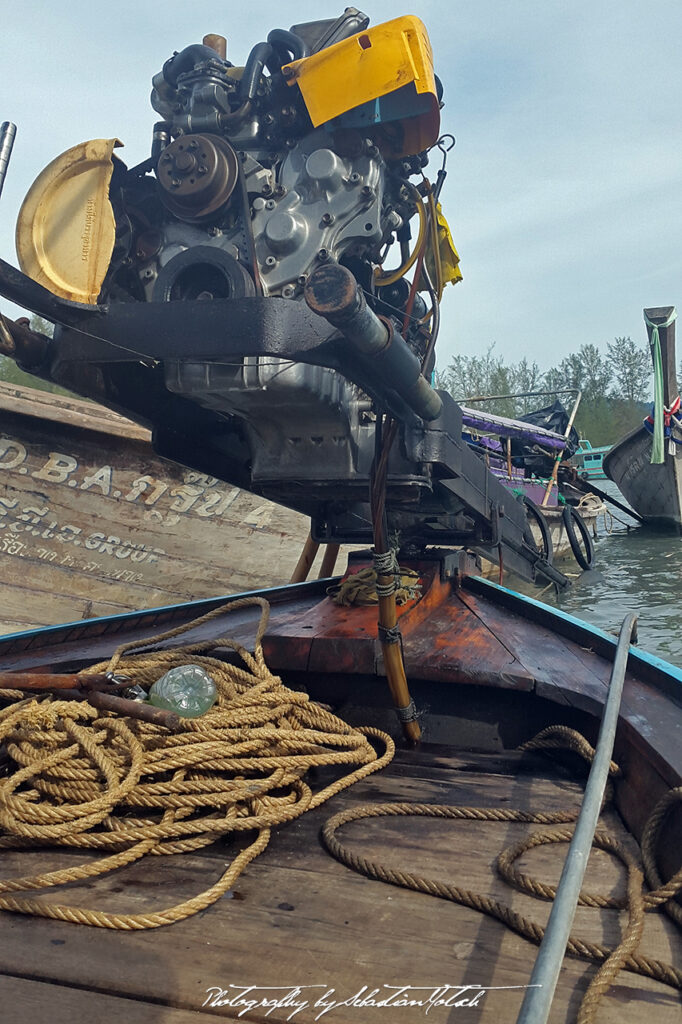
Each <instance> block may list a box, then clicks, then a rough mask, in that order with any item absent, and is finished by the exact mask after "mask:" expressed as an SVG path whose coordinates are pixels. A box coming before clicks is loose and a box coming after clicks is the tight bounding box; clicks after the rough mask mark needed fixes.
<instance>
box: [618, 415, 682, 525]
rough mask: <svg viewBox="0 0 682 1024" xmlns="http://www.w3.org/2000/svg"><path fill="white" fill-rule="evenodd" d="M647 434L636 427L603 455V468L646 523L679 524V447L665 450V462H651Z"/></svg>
mask: <svg viewBox="0 0 682 1024" xmlns="http://www.w3.org/2000/svg"><path fill="white" fill-rule="evenodd" d="M651 447H652V437H651V434H650V433H649V432H648V431H647V430H645V429H644V427H638V428H637V429H636V430H633V431H632V432H631V433H630V434H627V435H626V436H625V437H624V438H623V439H622V440H621V441H619V442H618V444H615V445H614V446H613V448H612V449H611V451H610V452H609V453H608V455H606V456H605V458H604V471H605V473H606V475H607V477H608V478H609V480H613V482H614V483H615V485H616V487H618V489H619V490H620V492H621V493H622V494H623V495H624V497H625V498H626V500H627V501H628V502H629V503H630V505H632V507H633V509H634V510H635V512H637V513H638V514H639V515H640V516H641V517H642V518H643V519H644V520H646V522H647V523H651V524H652V525H653V526H663V527H676V528H679V527H682V448H679V447H678V446H676V447H675V453H674V454H671V453H670V452H669V451H668V450H667V446H666V454H665V462H663V463H661V464H660V465H652V464H651Z"/></svg>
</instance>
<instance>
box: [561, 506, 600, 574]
mask: <svg viewBox="0 0 682 1024" xmlns="http://www.w3.org/2000/svg"><path fill="white" fill-rule="evenodd" d="M562 518H563V521H564V529H565V530H566V536H567V537H568V540H569V543H570V545H571V551H572V552H573V557H574V558H575V560H576V562H577V563H578V565H579V566H580V568H581V569H586V570H587V569H590V568H591V567H592V563H593V561H594V543H593V541H592V538H591V537H590V531H589V530H588V529H587V527H586V526H585V523H584V522H583V520H582V517H581V515H580V513H579V512H578V511H577V509H575V508H573V506H572V505H564V511H563V513H562ZM576 526H577V527H578V533H579V534H580V536H581V537H582V541H583V544H584V545H585V551H584V552H583V549H582V548H581V547H580V541H579V540H578V537H577V534H576V532H575V528H576Z"/></svg>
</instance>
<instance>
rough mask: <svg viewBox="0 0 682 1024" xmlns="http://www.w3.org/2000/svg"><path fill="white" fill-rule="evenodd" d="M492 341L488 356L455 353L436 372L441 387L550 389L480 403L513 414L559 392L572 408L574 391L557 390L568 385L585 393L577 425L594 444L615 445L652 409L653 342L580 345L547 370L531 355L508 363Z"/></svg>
mask: <svg viewBox="0 0 682 1024" xmlns="http://www.w3.org/2000/svg"><path fill="white" fill-rule="evenodd" d="M494 349H495V346H494V345H491V346H490V347H489V348H488V350H487V351H486V352H485V354H483V355H456V356H454V357H453V358H452V360H451V361H450V363H449V364H448V365H447V366H446V367H445V368H444V369H443V370H440V371H436V376H435V384H436V387H439V388H442V389H444V390H446V391H449V392H450V394H451V395H452V396H453V398H455V399H457V401H459V402H464V401H465V400H466V399H471V398H474V397H483V396H489V395H501V396H504V395H518V394H523V393H525V392H537V391H546V392H551V393H552V394H551V395H548V396H546V397H536V398H532V397H527V398H517V399H512V398H499V399H498V400H496V401H494V402H486V403H485V404H481V405H480V406H477V407H480V408H482V409H486V410H488V411H490V412H495V413H498V414H499V415H501V416H509V417H512V418H515V417H519V416H523V415H525V414H526V413H528V412H531V411H533V410H534V409H538V408H541V407H542V406H543V405H549V404H551V402H552V401H553V400H554V396H555V395H556V397H558V398H559V400H560V401H561V402H562V404H563V405H565V406H566V407H567V409H569V410H570V408H571V406H572V404H573V396H572V395H562V394H556V393H557V392H561V391H564V390H567V389H572V390H574V391H576V390H579V391H581V392H582V399H581V403H580V407H579V409H578V414H577V417H576V423H575V425H576V429H577V431H578V433H579V434H580V436H581V437H586V438H589V440H590V441H591V442H592V444H593V445H595V446H596V445H607V444H613V443H614V442H615V441H617V440H618V439H619V438H620V437H622V436H623V434H625V433H627V432H628V431H629V430H633V429H634V428H635V427H636V426H638V424H639V423H641V421H642V419H643V418H644V416H645V415H646V413H647V403H648V402H650V383H651V377H652V369H651V358H650V356H649V350H648V347H647V348H646V349H644V348H641V347H639V346H637V345H635V343H634V342H633V341H632V339H631V338H629V337H628V338H615V339H614V341H613V342H612V343H610V344H609V345H607V349H606V353H605V354H602V353H601V352H600V351H599V349H598V348H597V346H596V345H590V344H585V345H581V346H580V348H579V349H578V351H577V352H573V353H571V354H570V355H568V356H565V357H564V358H563V359H562V360H561V362H560V363H559V364H558V366H554V367H551V368H550V369H549V370H545V371H544V372H542V371H541V370H540V367H539V366H538V364H537V363H536V362H530V361H529V360H528V359H527V358H525V357H524V358H523V359H521V360H519V362H517V363H505V361H504V359H503V358H502V357H501V356H498V355H496V354H495V350H494Z"/></svg>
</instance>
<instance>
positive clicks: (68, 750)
mask: <svg viewBox="0 0 682 1024" xmlns="http://www.w3.org/2000/svg"><path fill="white" fill-rule="evenodd" d="M341 85H342V86H343V87H341ZM152 104H153V106H154V109H155V110H156V112H157V114H158V115H160V116H161V118H162V120H161V121H157V123H156V125H155V127H154V129H153V133H152V136H153V137H152V146H151V152H150V156H149V158H148V159H147V160H145V161H143V162H142V163H141V164H138V165H136V166H135V167H130V168H128V167H126V165H125V164H124V163H123V162H122V161H120V160H119V159H118V157H117V156H116V155H115V154H114V150H115V149H116V148H118V140H115V139H108V140H106V139H99V140H91V141H90V142H86V143H82V144H79V145H77V146H73V147H71V148H70V149H69V150H67V151H66V152H65V153H63V154H62V155H61V156H60V157H58V158H57V159H56V160H54V161H53V162H52V164H50V165H49V167H47V168H46V169H45V171H44V172H43V173H42V174H41V175H40V176H39V178H38V179H37V181H36V182H35V184H34V186H33V187H32V188H31V189H30V190H29V193H28V195H27V197H26V200H25V203H24V205H23V206H22V209H21V211H20V215H19V224H18V232H17V237H18V253H19V262H20V266H21V269H17V268H15V267H13V266H12V265H11V264H9V263H7V262H6V261H4V260H0V294H1V295H3V296H4V297H5V298H7V299H9V300H11V301H13V302H15V303H17V304H18V305H20V306H21V307H22V308H26V309H30V310H32V311H33V312H35V313H37V314H39V315H41V316H43V317H45V318H46V319H47V320H49V321H50V322H51V323H54V324H55V325H57V326H56V329H55V334H54V338H48V337H47V336H45V335H43V334H42V332H39V331H34V330H32V329H31V328H30V326H29V325H28V324H27V323H25V322H23V321H22V320H21V319H20V320H17V321H10V320H9V319H7V318H5V317H4V316H2V315H0V350H1V351H2V352H3V353H4V354H6V355H10V356H12V357H13V358H15V359H16V360H17V362H19V363H20V364H21V365H22V366H23V367H24V368H26V369H28V370H29V371H30V372H33V373H34V374H36V375H38V376H41V377H44V378H47V379H49V380H52V381H55V382H57V383H61V384H62V385H64V386H68V387H69V388H70V389H71V390H74V391H75V392H76V393H78V394H80V395H83V396H85V397H88V398H91V399H95V400H97V401H98V402H100V403H101V404H103V405H105V406H106V407H107V408H110V409H112V410H113V411H115V412H118V413H124V414H126V415H128V416H130V417H132V419H134V420H135V422H137V423H139V424H140V425H142V426H144V427H146V428H148V429H150V430H151V438H152V444H153V447H154V451H155V452H156V454H157V455H158V456H159V457H161V458H167V459H170V460H172V461H174V462H176V463H178V464H180V465H183V466H185V467H186V468H187V469H188V470H190V471H192V472H194V473H199V474H206V475H207V476H208V477H211V478H215V479H216V480H219V481H222V482H223V483H224V484H227V485H228V486H232V487H237V488H240V489H243V490H248V491H249V492H250V493H252V494H255V495H257V496H258V497H259V498H261V499H268V500H272V501H275V502H276V503H277V504H281V505H284V506H286V507H287V508H290V509H293V510H294V511H296V512H298V513H300V514H302V515H304V516H305V517H306V518H308V519H309V520H310V521H311V523H312V529H311V536H310V538H309V540H310V545H311V546H314V545H315V544H321V543H324V544H328V545H330V546H331V545H336V544H341V543H343V544H357V545H364V546H365V547H366V546H367V544H373V550H372V553H371V555H368V554H367V553H365V554H364V555H363V554H362V553H358V554H353V555H352V556H351V558H350V560H349V563H348V568H347V570H346V572H345V573H344V574H343V576H342V577H340V578H335V579H332V580H330V579H324V580H317V581H314V582H310V583H303V582H302V583H296V584H293V585H288V586H283V587H279V588H274V589H268V590H264V591H263V590H258V591H255V592H251V593H242V594H240V595H234V596H231V597H227V598H225V597H220V598H210V599H200V600H195V601H192V602H189V603H188V602H185V603H181V604H171V605H168V606H165V607H161V608H154V609H146V610H141V611H136V612H121V613H119V614H111V615H107V616H104V617H99V618H93V619H86V620H83V621H79V622H72V623H71V624H67V625H62V626H59V625H55V626H50V627H44V628H42V629H38V630H27V631H23V632H16V633H14V634H12V635H8V636H5V637H3V638H0V703H1V704H2V705H3V706H2V708H1V709H0V850H1V851H2V852H1V854H0V939H1V940H2V941H1V942H0V1000H1V1002H0V1005H2V1006H3V1008H5V1009H6V1008H9V1013H10V1014H11V1015H12V1016H13V1018H14V1019H19V1020H22V1021H23V1020H24V1019H25V1020H26V1021H28V1020H32V1021H38V1022H40V1024H42V1022H43V1021H44V1022H45V1024H47V1021H50V1022H53V1021H57V1022H58V1024H66V1022H67V1021H68V1022H70V1024H71V1022H73V1021H74V1020H79V1019H81V1020H82V1019H88V1020H90V1019H96V1020H110V1019H118V1018H121V1019H125V1020H126V1021H130V1022H131V1024H138V1022H139V1024H142V1022H145V1024H146V1022H152V1021H159V1022H161V1021H163V1022H164V1024H190V1022H198V1021H205V1020H206V1019H208V1018H216V1017H222V1018H224V1019H226V1020H231V1021H243V1020H247V1021H254V1022H258V1024H265V1022H268V1021H272V1020H275V1021H282V1022H283V1021H292V1020H295V1021H297V1022H299V1024H312V1022H314V1021H320V1020H325V1019H326V1020H327V1021H330V1022H331V1021H336V1022H339V1024H351V1022H353V1021H362V1022H363V1024H365V1022H367V1024H372V1022H374V1021H376V1022H380V1021H382V1020H387V1019H389V1018H390V1019H391V1020H392V1021H394V1020H395V1021H400V1020H404V1021H405V1022H406V1024H413V1022H417V1021H422V1020H426V1019H428V1020H429V1021H436V1022H439V1024H453V1021H456V1020H458V1019H460V1018H461V1019H465V1018H468V1019H474V1020H480V1021H482V1022H488V1024H491V1022H495V1024H497V1022H499V1021H504V1022H506V1021H514V1020H518V1021H519V1024H531V1022H540V1021H546V1020H548V1019H549V1015H550V1013H551V1019H552V1021H555V1022H564V1021H565V1022H568V1021H573V1020H575V1019H576V1018H577V1019H578V1020H579V1021H580V1022H581V1024H589V1022H591V1021H594V1019H595V1015H598V1019H599V1021H602V1020H603V1021H609V1020H610V1021H613V1022H615V1021H618V1022H622V1021H632V1022H633V1024H634V1022H640V1021H641V1020H642V1019H643V1018H644V1019H646V1018H647V1017H651V1018H652V1019H655V1020H656V1021H657V1022H659V1021H660V1022H662V1024H668V1022H670V1024H672V1022H673V1021H675V1022H677V1021H678V1020H679V1012H680V989H681V988H682V972H681V971H680V967H679V964H680V962H681V961H682V956H681V954H682V939H681V937H680V930H679V925H680V918H681V914H682V905H681V904H680V878H681V875H682V871H681V864H680V849H681V848H682V843H681V839H682V808H681V807H680V794H681V793H682V785H681V784H682V743H680V739H681V738H682V707H681V704H682V697H681V693H682V689H681V686H680V684H681V683H682V675H681V673H680V671H679V670H677V669H675V668H674V667H672V666H670V665H666V664H665V663H664V662H662V661H660V660H659V659H657V658H653V657H651V656H648V655H646V654H644V653H642V652H640V651H638V650H637V649H636V647H634V646H633V643H632V641H634V629H635V620H634V616H632V615H628V616H626V619H625V621H624V623H623V626H622V628H621V632H620V636H619V638H618V640H617V641H616V640H615V639H614V637H612V636H609V635H606V634H604V633H601V632H600V631H599V630H596V629H594V628H592V627H590V626H587V625H586V624H584V623H581V622H580V621H578V620H576V619H573V618H571V617H570V616H566V615H563V614H562V613H560V612H558V611H554V610H551V609H549V608H547V607H545V606H543V605H541V604H539V603H538V602H537V601H535V600H533V599H531V598H524V597H521V596H520V595H518V594H515V593H514V592H513V591H510V590H508V589H506V588H505V587H503V586H499V585H495V584H492V583H490V582H487V581H485V580H483V579H480V578H478V577H477V576H474V575H472V568H473V565H474V558H475V557H478V556H481V557H485V558H488V559H489V560H492V561H494V562H495V563H496V564H497V565H498V567H499V570H500V573H501V574H503V573H504V571H506V570H508V569H511V570H513V571H514V572H516V573H517V574H518V575H521V576H522V577H523V578H524V579H526V580H528V581H533V582H537V583H538V584H542V585H546V584H547V582H549V583H552V584H556V585H557V586H559V587H561V586H565V585H567V584H568V579H567V577H566V576H565V575H564V574H563V573H562V572H561V571H560V570H559V569H558V568H557V567H555V566H553V565H552V563H551V559H550V558H548V557H547V552H545V551H543V550H541V548H540V546H539V545H538V544H537V542H536V540H535V538H534V537H533V533H532V530H530V528H529V524H528V521H527V518H526V511H525V508H524V506H523V505H522V504H521V503H520V502H518V501H516V500H515V499H514V497H513V496H512V495H511V494H510V492H509V490H508V489H507V488H505V487H504V486H503V484H502V483H501V482H500V481H499V480H498V479H497V478H496V477H495V475H494V474H493V473H491V472H490V470H489V468H488V467H487V466H486V464H485V462H484V460H482V459H481V458H480V457H479V456H478V455H477V454H476V453H475V452H472V451H471V450H470V449H469V448H468V446H467V444H466V441H465V440H464V439H463V416H462V410H461V409H460V408H459V406H458V405H457V403H455V402H454V400H453V399H452V398H451V397H450V396H449V395H447V394H445V393H442V392H438V391H436V390H435V389H434V388H433V387H432V386H431V384H430V378H431V371H432V368H433V360H434V346H435V344H436V339H437V334H438V329H439V323H440V301H441V299H442V297H443V292H444V289H445V287H446V285H447V284H449V283H452V284H454V283H455V282H456V281H457V280H458V279H459V277H460V276H461V275H460V274H459V269H458V260H459V258H458V256H457V253H456V250H455V248H454V244H453V242H452V238H451V236H450V231H449V228H448V226H447V221H446V219H445V215H444V213H443V211H442V209H441V206H440V197H441V190H442V186H443V182H444V180H445V174H446V163H447V155H448V152H449V150H450V149H451V147H452V141H453V140H452V137H451V136H448V135H441V133H440V109H441V106H442V89H441V87H440V83H439V81H438V80H437V78H436V76H435V71H434V66H433V55H432V50H431V46H430V43H429V40H428V36H427V33H426V29H425V27H424V26H423V25H422V23H421V22H420V21H419V20H418V19H416V18H413V17H410V16H407V17H403V18H397V19H394V20H393V21H391V22H388V23H387V24H384V25H378V26H372V27H370V26H369V19H368V18H367V17H366V16H365V15H363V14H362V13H361V12H359V11H357V10H356V9H355V8H348V9H346V11H345V12H344V13H343V15H341V16H340V17H339V18H336V19H329V20H323V21H319V20H318V21H315V22H308V23H302V24H297V25H294V26H292V28H291V29H290V30H282V29H274V30H273V31H271V32H270V33H269V34H268V36H267V40H266V41H263V42H260V43H257V44H256V45H255V46H254V47H253V49H252V50H251V52H250V54H249V55H248V57H247V59H246V61H245V63H244V66H243V67H242V68H235V67H234V66H233V64H232V63H231V61H228V60H227V58H226V41H225V39H224V38H223V37H221V36H218V35H213V34H211V35H208V36H206V37H205V38H204V41H203V42H202V43H201V44H198V43H196V44H190V45H188V46H186V47H185V48H184V49H183V50H181V51H178V52H176V53H174V54H173V55H172V56H171V57H170V58H169V59H168V60H167V61H166V62H165V64H164V65H163V67H162V69H161V70H160V71H159V72H158V73H157V74H156V75H155V76H154V79H153V91H152ZM10 135H11V132H10V131H9V129H6V131H5V138H4V139H0V154H2V162H0V176H1V174H2V171H3V167H6V166H7V157H8V149H9V144H8V143H7V140H8V139H9V137H10ZM5 143H7V144H5ZM434 156H436V157H437V160H438V163H439V165H440V166H439V170H437V172H436V175H435V177H434V181H433V182H430V181H429V180H428V179H427V178H426V176H425V168H426V166H427V163H428V159H429V157H431V158H432V157H434ZM412 179H415V180H412ZM0 184H1V181H0ZM411 221H413V222H414V225H413V226H414V228H415V230H414V231H412V230H411V229H410V222H411ZM410 236H411V237H412V239H413V244H412V245H410ZM392 252H394V253H395V262H396V263H397V267H394V265H393V258H392V257H391V253H392ZM107 464H108V463H107ZM40 471H41V470H40V469H38V472H40ZM34 472H35V470H32V471H31V474H33V473H34ZM74 473H75V470H74ZM31 474H25V475H31ZM105 476H106V474H103V473H102V472H100V471H95V472H94V473H93V474H92V476H88V477H87V479H88V480H90V479H97V480H104V478H105ZM34 479H35V478H34ZM37 479H38V480H40V477H38V478H37ZM74 480H75V481H78V486H77V487H73V488H71V490H74V491H75V490H76V489H78V490H82V484H83V483H84V482H85V478H81V477H77V476H75V475H74ZM220 486H223V485H222V484H221V485H220ZM67 488H68V484H67ZM90 490H93V491H94V490H95V487H94V486H93V487H92V488H91V487H90V486H89V485H88V486H87V487H86V488H85V493H87V492H88V491H90ZM126 493H131V492H126ZM124 498H125V496H124ZM130 504H134V502H130ZM24 532H25V533H26V532H27V531H24ZM79 536H80V535H79ZM251 546H252V545H251ZM307 547H308V546H307ZM453 549H454V550H453ZM310 550H311V549H309V553H310ZM304 554H305V552H304ZM247 555H248V552H247V551H246V545H245V556H247ZM304 560H305V559H304ZM612 762H613V763H612ZM588 766H589V775H588V777H587V782H585V774H586V772H587V771H588ZM583 788H584V796H583ZM567 847H568V849H567V852H566V848H567ZM592 847H594V853H593V854H591V855H590V857H589V864H588V853H589V851H590V849H591V848H592ZM614 858H615V860H616V861H619V862H620V864H618V863H616V864H615V866H614V863H613V861H614ZM586 867H587V875H586V876H585V868H586ZM584 876H585V877H584ZM645 879H646V881H645ZM625 910H626V911H627V913H624V911H625ZM538 944H539V952H537V955H536V947H537V946H538ZM565 952H568V954H569V955H568V957H567V958H566V959H565V960H564V954H565Z"/></svg>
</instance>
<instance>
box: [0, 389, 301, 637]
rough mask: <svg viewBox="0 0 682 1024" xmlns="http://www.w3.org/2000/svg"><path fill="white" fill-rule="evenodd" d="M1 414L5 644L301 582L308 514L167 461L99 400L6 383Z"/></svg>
mask: <svg viewBox="0 0 682 1024" xmlns="http://www.w3.org/2000/svg"><path fill="white" fill-rule="evenodd" d="M0 413H1V414H2V422H1V423H0V553H1V555H2V557H1V558H0V632H4V633H8V632H14V631H16V630H21V629H28V628H30V627H33V626H41V625H54V624H55V623H58V622H64V621H69V620H74V619H81V618H90V617H92V616H93V615H104V614H111V613H116V612H123V611H131V610H134V609H136V608H140V607H153V606H159V605H163V604H174V603H176V602H177V601H179V600H180V601H181V600H193V599H196V598H202V597H212V596H214V595H215V594H217V593H225V594H228V593H235V592H237V591H242V590H245V589H254V588H258V587H263V586H272V585H275V584H279V583H285V582H288V580H289V579H290V578H291V575H292V573H293V571H294V568H295V566H296V561H297V558H298V557H299V554H300V552H301V549H302V547H303V544H304V542H305V539H306V536H307V534H308V531H309V523H308V521H307V520H306V518H305V517H304V516H302V515H300V514H298V513H296V512H294V511H291V510H289V509H285V508H282V507H281V506H277V505H275V504H274V503H272V502H270V501H267V500H265V499H263V498H258V497H256V496H254V495H251V494H249V493H248V492H245V491H243V490H241V489H240V488H238V487H232V486H229V485H225V484H224V483H223V482H222V481H220V480H217V479H216V478H215V477H211V476H209V475H207V474H202V473H199V472H195V471H192V470H188V469H185V468H183V467H181V466H178V465H177V464H175V463H172V462H169V461H167V460H166V459H162V458H159V456H158V455H156V453H155V452H154V450H153V448H152V446H151V435H150V432H149V431H148V430H146V429H145V428H144V427H141V426H139V425H137V424H135V423H132V422H131V421H130V420H127V419H125V418H124V417H122V416H119V415H117V414H116V413H113V412H111V411H110V410H108V409H105V408H103V407H102V406H99V405H96V404H94V403H92V402H83V401H79V400H78V399H75V398H69V397H65V396H61V395H59V396H58V395H52V394H49V393H48V392H45V391H37V390H35V389H32V388H28V387H23V386H17V385H8V384H0ZM247 545H248V555H246V554H245V552H246V546H247Z"/></svg>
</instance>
